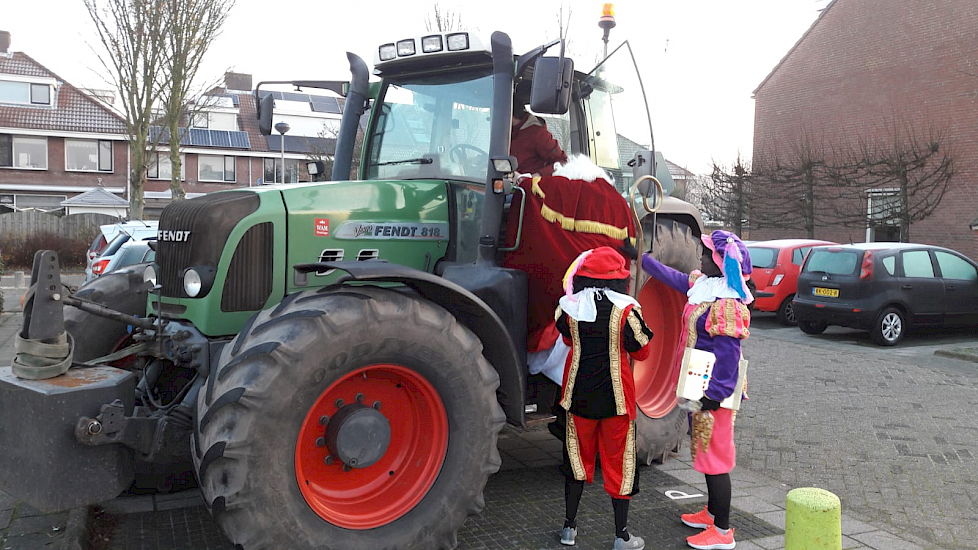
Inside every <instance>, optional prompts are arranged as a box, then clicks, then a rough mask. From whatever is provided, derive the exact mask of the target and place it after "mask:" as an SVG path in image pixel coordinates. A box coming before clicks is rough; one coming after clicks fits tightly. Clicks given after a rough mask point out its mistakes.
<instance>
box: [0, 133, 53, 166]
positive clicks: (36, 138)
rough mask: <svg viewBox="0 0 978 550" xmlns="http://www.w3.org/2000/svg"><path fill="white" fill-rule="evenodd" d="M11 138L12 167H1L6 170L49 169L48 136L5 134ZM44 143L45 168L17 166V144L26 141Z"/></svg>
mask: <svg viewBox="0 0 978 550" xmlns="http://www.w3.org/2000/svg"><path fill="white" fill-rule="evenodd" d="M4 135H9V136H10V166H0V169H5V170H47V169H48V151H49V148H48V138H47V136H23V135H17V134H4ZM41 140H43V141H44V155H43V158H44V166H19V165H18V164H17V142H18V141H19V142H21V143H23V142H24V141H35V142H40V141H41Z"/></svg>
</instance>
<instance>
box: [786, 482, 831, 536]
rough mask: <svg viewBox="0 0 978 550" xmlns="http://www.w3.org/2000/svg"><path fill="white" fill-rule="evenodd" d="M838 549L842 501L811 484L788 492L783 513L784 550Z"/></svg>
mask: <svg viewBox="0 0 978 550" xmlns="http://www.w3.org/2000/svg"><path fill="white" fill-rule="evenodd" d="M814 548H828V549H833V550H841V548H842V503H841V502H840V501H839V497H837V496H835V495H834V494H832V493H830V492H828V491H826V490H824V489H818V488H815V487H800V488H798V489H792V490H791V491H788V497H787V502H786V506H785V516H784V550H802V549H805V550H809V549H814Z"/></svg>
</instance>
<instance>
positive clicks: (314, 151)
mask: <svg viewBox="0 0 978 550" xmlns="http://www.w3.org/2000/svg"><path fill="white" fill-rule="evenodd" d="M316 137H318V138H320V139H321V140H322V141H321V142H320V143H321V144H322V145H319V144H314V145H313V146H312V148H311V151H310V152H309V153H308V154H307V155H306V158H308V159H309V160H316V161H322V163H323V176H325V177H324V178H323V177H320V178H317V179H321V180H326V179H330V175H331V174H332V173H333V156H334V153H335V151H336V140H337V139H339V127H338V126H334V125H330V124H327V123H325V122H324V123H323V127H322V128H321V129H320V130H319V132H318V133H317V134H316ZM363 137H364V136H363V130H362V129H361V128H360V127H359V126H357V135H356V141H354V145H353V159H352V162H351V163H350V174H349V178H350V179H351V180H353V179H356V178H357V175H358V173H359V171H360V153H361V151H363ZM330 141H331V142H332V144H333V147H332V148H330V147H329V146H328V145H326V144H327V143H329V142H330Z"/></svg>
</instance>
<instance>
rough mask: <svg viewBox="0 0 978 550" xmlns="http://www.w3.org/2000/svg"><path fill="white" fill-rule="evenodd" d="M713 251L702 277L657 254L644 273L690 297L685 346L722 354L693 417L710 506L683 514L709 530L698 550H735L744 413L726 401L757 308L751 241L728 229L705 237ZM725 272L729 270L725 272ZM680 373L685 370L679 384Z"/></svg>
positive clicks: (696, 457)
mask: <svg viewBox="0 0 978 550" xmlns="http://www.w3.org/2000/svg"><path fill="white" fill-rule="evenodd" d="M702 240H703V244H704V246H706V250H705V251H704V254H703V261H702V268H703V270H702V271H698V270H697V271H693V272H692V273H690V274H688V275H687V274H686V273H682V272H680V271H676V270H675V269H672V268H671V267H668V266H665V265H663V264H662V263H660V262H659V261H657V260H656V259H655V258H653V257H652V256H651V255H650V254H645V255H644V256H643V257H642V268H643V269H644V270H645V271H646V272H648V273H649V275H651V276H652V277H654V278H656V279H658V280H659V281H661V282H662V283H664V284H666V285H667V286H670V287H672V288H674V289H675V290H677V291H679V292H682V293H684V294H686V296H687V297H688V300H687V303H686V306H685V308H684V309H683V316H682V319H683V330H682V333H681V335H680V348H681V349H680V353H679V357H682V348H686V347H689V348H695V349H699V350H703V351H708V352H711V353H713V354H714V355H715V356H716V362H715V363H714V367H713V375H712V378H711V379H710V382H709V385H708V386H707V388H706V391H705V392H704V393H705V395H704V396H703V398H702V399H701V400H700V404H701V410H700V411H699V412H696V413H693V441H692V444H691V445H690V450H691V453H692V456H693V468H694V469H695V470H696V471H698V472H702V473H703V474H705V475H706V485H707V490H708V494H709V503H708V504H707V506H706V507H705V508H703V510H701V511H699V512H697V513H695V514H683V515H682V518H681V519H682V522H683V523H685V524H686V525H688V526H690V527H696V528H703V529H704V530H703V531H702V532H700V533H698V534H696V535H693V536H690V537H687V538H686V542H687V543H688V544H689V545H690V546H691V547H693V548H698V549H701V550H729V549H731V548H734V546H736V542H735V541H734V536H733V535H734V530H733V529H731V528H730V497H731V487H730V471H731V470H732V469H733V467H734V465H735V464H736V449H735V448H734V439H733V425H734V419H735V415H736V413H735V412H734V411H732V410H730V409H727V408H721V407H720V403H721V402H722V401H723V400H724V399H726V398H727V397H729V396H731V395H732V394H733V393H734V389H735V386H736V384H737V380H738V375H739V368H740V359H741V353H740V342H741V340H744V339H745V338H747V337H748V336H749V334H750V333H749V330H748V327H749V326H750V311H749V310H748V304H750V303H751V302H752V301H753V300H754V297H753V296H752V295H751V293H750V291H749V290H748V289H747V284H746V281H747V276H749V275H750V273H751V270H752V268H751V261H750V255H749V254H748V252H747V247H746V246H744V243H743V242H741V240H740V239H739V238H738V237H737V236H736V235H734V234H733V233H730V232H728V231H714V232H713V233H712V235H703V236H702ZM721 267H722V269H721ZM678 371H679V367H678V366H677V369H676V372H677V378H678Z"/></svg>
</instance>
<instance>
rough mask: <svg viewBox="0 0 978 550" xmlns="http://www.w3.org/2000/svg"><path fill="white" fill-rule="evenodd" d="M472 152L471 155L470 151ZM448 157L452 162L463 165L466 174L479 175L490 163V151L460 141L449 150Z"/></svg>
mask: <svg viewBox="0 0 978 550" xmlns="http://www.w3.org/2000/svg"><path fill="white" fill-rule="evenodd" d="M470 151H471V152H472V154H471V155H470V153H469V152H470ZM448 158H450V159H452V162H454V163H456V164H460V165H461V166H462V172H463V173H464V174H465V175H466V176H477V175H479V174H481V173H482V171H483V170H484V169H485V167H486V166H488V164H489V153H487V152H485V151H483V150H482V149H479V148H478V147H476V146H475V145H469V144H468V143H459V144H458V145H455V146H453V147H452V148H451V149H449V150H448Z"/></svg>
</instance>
